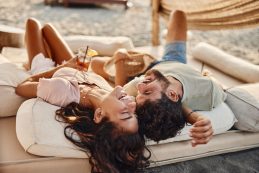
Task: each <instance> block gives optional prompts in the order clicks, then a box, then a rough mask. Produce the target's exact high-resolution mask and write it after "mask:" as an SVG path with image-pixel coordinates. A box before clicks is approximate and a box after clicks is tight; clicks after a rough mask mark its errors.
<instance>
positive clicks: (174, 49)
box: [130, 41, 187, 80]
mask: <svg viewBox="0 0 259 173" xmlns="http://www.w3.org/2000/svg"><path fill="white" fill-rule="evenodd" d="M166 61H175V62H180V63H184V64H186V62H187V61H186V41H174V42H172V43H168V44H166V45H165V48H164V55H163V57H162V59H161V60H158V61H155V62H152V63H151V64H150V65H149V66H148V68H147V69H146V70H145V72H143V73H141V74H139V75H137V76H141V75H143V74H145V73H146V72H147V71H148V70H150V69H151V68H152V67H154V66H155V65H157V64H159V63H161V62H166ZM130 80H132V79H130Z"/></svg>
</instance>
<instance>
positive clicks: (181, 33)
mask: <svg viewBox="0 0 259 173" xmlns="http://www.w3.org/2000/svg"><path fill="white" fill-rule="evenodd" d="M167 28H168V32H167V36H166V43H172V42H174V41H186V40H187V23H186V16H185V13H184V12H183V11H179V10H176V11H174V12H171V14H170V18H169V22H168V26H167Z"/></svg>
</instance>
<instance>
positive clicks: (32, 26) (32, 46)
mask: <svg viewBox="0 0 259 173" xmlns="http://www.w3.org/2000/svg"><path fill="white" fill-rule="evenodd" d="M25 44H26V48H27V53H28V58H29V60H28V64H27V65H28V69H30V68H31V62H32V59H33V58H34V57H35V56H36V55H37V54H39V53H43V55H44V56H46V57H47V52H46V50H45V48H44V40H43V36H42V31H41V24H40V22H39V21H37V20H36V19H33V18H30V19H28V20H27V22H26V31H25Z"/></svg>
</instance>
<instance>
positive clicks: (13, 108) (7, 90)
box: [0, 55, 29, 117]
mask: <svg viewBox="0 0 259 173" xmlns="http://www.w3.org/2000/svg"><path fill="white" fill-rule="evenodd" d="M28 76H29V74H28V73H27V72H25V71H24V70H22V69H20V68H18V66H16V65H15V64H12V63H11V62H9V61H8V60H7V59H6V58H5V57H3V56H2V55H0V96H1V97H0V117H5V116H12V115H15V114H16V112H17V109H18V108H19V106H20V105H21V103H22V102H23V101H24V100H25V99H24V98H22V97H20V96H18V95H16V94H15V87H16V86H17V85H18V84H19V83H20V82H22V81H23V80H24V79H26V78H27V77H28Z"/></svg>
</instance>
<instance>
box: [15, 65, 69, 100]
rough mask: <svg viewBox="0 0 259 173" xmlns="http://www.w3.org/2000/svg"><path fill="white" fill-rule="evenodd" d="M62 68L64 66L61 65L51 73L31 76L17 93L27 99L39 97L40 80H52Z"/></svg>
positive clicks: (17, 88) (17, 89)
mask: <svg viewBox="0 0 259 173" xmlns="http://www.w3.org/2000/svg"><path fill="white" fill-rule="evenodd" d="M62 67H64V66H63V65H60V66H58V67H55V68H54V69H51V70H49V71H46V72H43V73H39V74H36V75H32V76H30V77H29V78H27V79H26V80H25V81H23V82H22V83H20V84H19V85H18V86H17V87H16V89H15V93H16V94H18V95H19V96H22V97H25V98H35V97H37V87H38V83H39V79H40V78H51V77H52V76H53V74H54V73H55V72H56V71H57V70H58V69H60V68H62Z"/></svg>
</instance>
